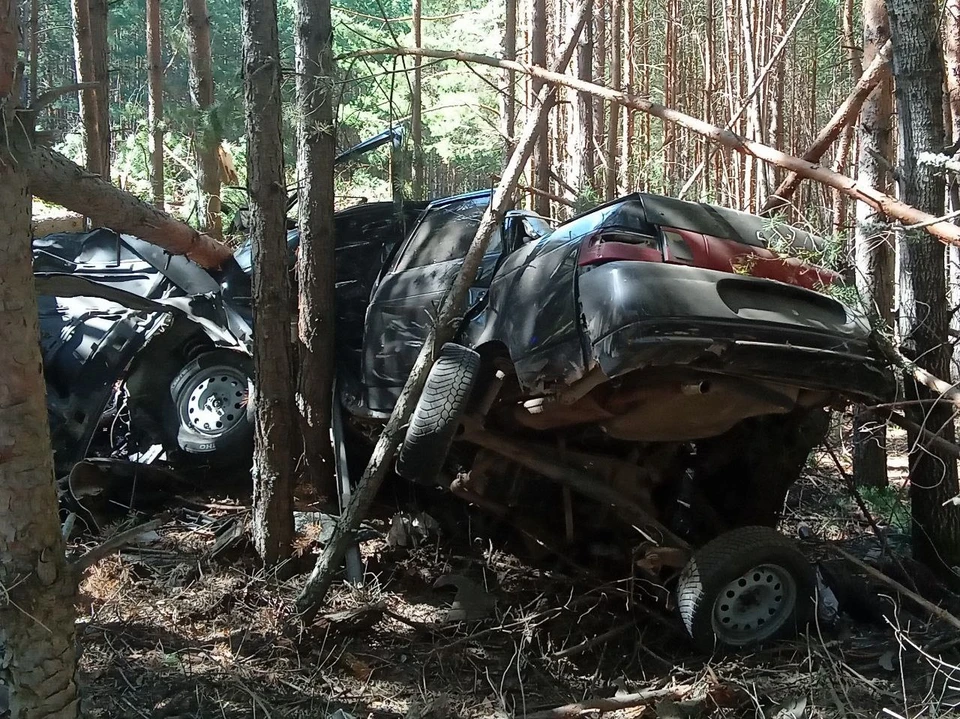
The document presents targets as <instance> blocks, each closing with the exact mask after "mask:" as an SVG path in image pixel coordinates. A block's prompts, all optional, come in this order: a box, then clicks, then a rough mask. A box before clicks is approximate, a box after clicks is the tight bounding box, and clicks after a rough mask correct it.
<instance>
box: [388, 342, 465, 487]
mask: <svg viewBox="0 0 960 719" xmlns="http://www.w3.org/2000/svg"><path fill="white" fill-rule="evenodd" d="M479 371H480V355H479V354H477V353H476V352H474V351H473V350H472V349H469V348H467V347H463V346H462V345H458V344H453V343H447V344H445V345H444V346H443V347H442V348H441V350H440V356H439V357H438V358H437V361H436V362H435V363H434V365H433V367H431V368H430V374H428V375H427V381H426V384H425V385H424V386H423V394H422V395H420V400H419V401H418V402H417V406H416V407H415V408H414V410H413V414H412V415H411V417H410V426H409V427H407V435H406V437H405V438H404V440H403V444H402V445H401V446H400V453H399V455H398V457H397V474H399V475H400V476H401V477H403V478H404V479H409V480H412V481H414V482H420V483H423V484H430V485H433V484H436V481H437V477H438V476H439V475H440V470H441V469H442V468H443V463H444V461H445V460H446V458H447V453H448V452H449V451H450V446H451V445H452V444H453V438H454V436H455V435H456V433H457V429H458V428H459V426H460V418H461V417H462V416H463V411H464V410H465V409H466V406H467V400H469V399H470V392H471V391H472V390H473V387H474V385H475V384H476V381H477V375H478V373H479Z"/></svg>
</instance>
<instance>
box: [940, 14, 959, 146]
mask: <svg viewBox="0 0 960 719" xmlns="http://www.w3.org/2000/svg"><path fill="white" fill-rule="evenodd" d="M943 56H944V57H943V59H944V67H945V68H946V75H947V78H946V79H947V98H948V100H947V102H948V105H949V107H950V121H951V125H952V127H951V129H952V131H953V132H952V134H953V137H952V139H953V141H954V142H960V0H947V3H946V7H945V8H944V11H943ZM957 154H958V155H960V148H958V149H957Z"/></svg>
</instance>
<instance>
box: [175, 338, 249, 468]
mask: <svg viewBox="0 0 960 719" xmlns="http://www.w3.org/2000/svg"><path fill="white" fill-rule="evenodd" d="M252 378H253V360H252V359H251V358H250V357H247V356H246V355H244V354H241V353H239V352H234V351H232V350H224V349H218V350H214V351H212V352H206V353H204V354H202V355H200V356H199V357H197V358H196V359H195V360H193V361H192V362H190V363H189V364H187V365H186V366H185V367H184V368H183V369H182V370H180V372H179V373H178V374H177V376H176V377H174V379H173V381H172V382H171V383H170V395H171V397H172V398H173V407H174V411H175V422H176V437H177V444H178V446H179V447H180V449H181V450H183V451H184V452H185V453H187V454H188V455H192V456H193V458H194V459H196V460H199V461H201V462H204V463H207V464H214V465H220V466H222V465H226V464H233V463H236V462H240V461H244V460H246V459H248V458H249V457H250V456H251V453H252V451H253V402H252V401H251V398H252V396H253V379H252Z"/></svg>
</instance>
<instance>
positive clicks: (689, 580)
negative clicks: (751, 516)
mask: <svg viewBox="0 0 960 719" xmlns="http://www.w3.org/2000/svg"><path fill="white" fill-rule="evenodd" d="M816 586H817V579H816V573H815V571H814V569H813V567H812V566H811V565H810V563H809V562H808V561H807V560H806V558H805V557H804V556H803V554H802V553H801V552H800V550H799V549H797V548H796V546H794V544H793V542H791V541H790V540H789V539H787V538H786V537H784V536H783V535H782V534H780V533H779V532H777V531H776V530H775V529H771V528H769V527H742V528H740V529H735V530H733V531H730V532H727V533H725V534H721V535H720V536H719V537H717V538H716V539H714V540H712V541H710V542H708V543H707V544H706V545H704V546H703V547H702V548H701V549H700V550H698V551H697V552H696V553H695V554H694V555H693V558H692V559H691V560H690V561H689V562H688V563H687V566H686V567H684V570H683V573H682V574H681V575H680V583H679V585H678V586H677V606H678V608H679V610H680V618H681V619H682V620H683V624H684V626H685V627H686V629H687V632H688V633H689V634H690V636H691V637H692V639H693V641H694V643H696V644H697V646H698V647H700V648H701V649H703V650H705V651H713V650H714V649H724V648H726V649H740V648H743V647H749V646H753V645H756V644H759V643H761V642H764V641H767V640H770V639H779V638H782V637H787V636H791V635H794V634H796V633H797V631H798V629H800V628H802V627H803V626H805V625H806V623H807V622H808V621H809V620H810V618H811V616H812V612H813V611H814V599H813V598H814V593H815V591H816Z"/></svg>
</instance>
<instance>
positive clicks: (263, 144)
mask: <svg viewBox="0 0 960 719" xmlns="http://www.w3.org/2000/svg"><path fill="white" fill-rule="evenodd" d="M241 7H242V11H243V12H242V21H241V28H242V32H243V94H244V106H245V110H246V125H247V187H248V189H249V196H250V237H251V239H252V241H253V258H252V259H253V316H254V342H253V346H254V365H255V370H256V388H257V394H256V423H255V425H256V428H255V432H254V445H253V539H254V545H255V546H256V548H257V552H258V553H259V554H260V558H261V559H262V560H263V562H264V564H266V565H267V566H273V565H275V564H277V563H278V562H279V561H281V560H283V559H286V558H287V557H288V556H289V555H290V548H291V542H292V540H293V446H294V441H293V438H294V437H295V436H296V434H295V433H296V427H297V423H296V421H295V419H294V417H295V414H296V412H295V407H294V403H293V356H292V355H293V353H292V342H291V327H290V306H291V302H290V271H289V267H288V265H287V241H286V203H287V192H286V184H285V182H284V176H283V138H282V137H281V114H280V108H281V96H280V88H281V77H280V58H281V55H280V42H279V40H278V37H277V5H276V0H243V3H242V5H241Z"/></svg>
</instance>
